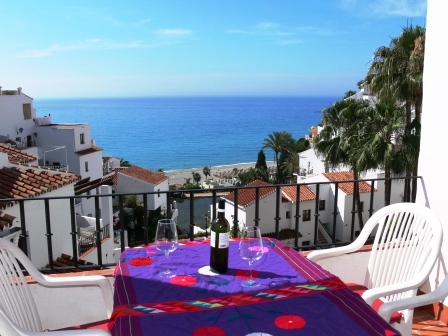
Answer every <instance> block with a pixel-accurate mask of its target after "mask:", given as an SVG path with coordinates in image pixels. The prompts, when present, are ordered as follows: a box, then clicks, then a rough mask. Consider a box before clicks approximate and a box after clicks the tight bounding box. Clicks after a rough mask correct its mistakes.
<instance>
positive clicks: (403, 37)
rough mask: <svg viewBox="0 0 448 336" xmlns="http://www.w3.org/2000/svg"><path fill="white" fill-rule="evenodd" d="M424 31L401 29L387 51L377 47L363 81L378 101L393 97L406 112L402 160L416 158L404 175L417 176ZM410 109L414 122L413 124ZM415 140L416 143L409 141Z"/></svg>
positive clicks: (419, 28) (413, 197)
mask: <svg viewBox="0 0 448 336" xmlns="http://www.w3.org/2000/svg"><path fill="white" fill-rule="evenodd" d="M425 32H426V31H425V28H422V27H419V26H415V27H413V26H412V25H410V26H408V27H405V28H403V30H402V32H401V34H400V36H399V37H397V38H393V39H392V40H391V42H390V44H389V47H385V46H383V47H380V48H378V49H377V50H376V51H375V53H374V59H373V62H372V64H371V66H370V68H369V72H368V74H367V77H366V81H367V83H368V84H369V85H370V89H371V91H372V93H374V94H376V95H377V96H378V98H379V99H381V98H384V97H390V96H391V97H393V98H394V99H396V101H397V102H402V103H404V105H405V109H406V121H405V125H406V128H405V134H404V140H406V141H407V142H406V141H405V142H404V143H403V148H402V150H403V151H406V152H407V153H403V155H402V157H403V158H409V156H410V155H411V153H412V154H413V155H416V157H415V158H413V159H412V160H411V161H409V162H408V163H407V164H406V165H405V166H406V175H407V176H411V175H414V176H416V175H417V168H418V167H417V163H418V155H419V151H418V150H417V151H415V147H414V146H410V147H406V146H405V145H407V144H415V143H418V142H419V141H420V139H419V138H420V124H421V106H422V97H423V63H424V41H425ZM412 106H414V108H415V119H414V121H412ZM413 136H416V137H417V138H418V139H412V137H413ZM413 183H414V184H413V188H412V199H413V200H415V196H416V186H417V184H416V181H414V182H413Z"/></svg>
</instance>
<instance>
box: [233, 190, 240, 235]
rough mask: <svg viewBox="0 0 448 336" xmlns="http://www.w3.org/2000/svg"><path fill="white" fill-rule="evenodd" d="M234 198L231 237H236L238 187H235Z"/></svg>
mask: <svg viewBox="0 0 448 336" xmlns="http://www.w3.org/2000/svg"><path fill="white" fill-rule="evenodd" d="M234 193H235V198H234V200H233V201H234V203H233V237H235V238H236V237H238V229H239V225H238V189H235V191H234Z"/></svg>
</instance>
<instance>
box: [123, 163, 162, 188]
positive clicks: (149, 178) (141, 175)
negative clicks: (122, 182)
mask: <svg viewBox="0 0 448 336" xmlns="http://www.w3.org/2000/svg"><path fill="white" fill-rule="evenodd" d="M122 168H124V169H120V170H118V171H117V173H120V174H124V175H127V176H131V177H134V178H136V179H139V180H142V181H145V182H148V183H151V184H154V185H157V184H160V183H162V182H163V181H166V180H168V176H166V175H165V174H164V173H161V172H154V171H152V170H148V169H145V168H142V167H139V166H130V167H127V168H125V167H122Z"/></svg>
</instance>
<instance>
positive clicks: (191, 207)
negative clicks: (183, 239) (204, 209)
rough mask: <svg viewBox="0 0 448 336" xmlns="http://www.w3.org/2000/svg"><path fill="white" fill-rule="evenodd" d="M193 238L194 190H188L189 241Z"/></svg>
mask: <svg viewBox="0 0 448 336" xmlns="http://www.w3.org/2000/svg"><path fill="white" fill-rule="evenodd" d="M193 240H194V191H190V241H193Z"/></svg>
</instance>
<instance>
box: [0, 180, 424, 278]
mask: <svg viewBox="0 0 448 336" xmlns="http://www.w3.org/2000/svg"><path fill="white" fill-rule="evenodd" d="M413 179H421V177H419V176H417V177H393V178H387V179H386V178H377V179H364V180H361V181H358V180H349V181H338V182H313V183H299V184H282V185H268V186H266V185H263V186H250V187H247V186H244V187H222V188H221V187H220V188H217V189H207V190H206V192H208V193H211V194H212V196H211V198H212V204H216V203H217V198H218V193H222V192H229V193H230V192H233V193H234V202H233V203H234V204H238V197H239V193H240V192H241V191H242V190H244V189H255V206H254V213H253V225H256V226H258V225H259V222H260V220H261V219H260V210H261V207H262V205H261V203H262V202H260V191H261V190H262V189H263V188H275V190H276V197H275V211H274V213H270V214H269V216H271V220H273V223H274V224H273V232H275V238H277V239H278V238H279V231H280V220H281V219H282V218H281V217H280V207H281V188H282V187H285V186H294V187H295V188H297V189H296V195H297V198H296V200H294V203H293V204H294V207H295V216H294V227H293V230H294V231H295V238H294V245H293V248H295V249H296V250H304V249H307V250H308V249H316V248H325V247H330V246H338V245H345V244H348V243H350V242H351V241H353V240H354V239H355V238H356V237H355V216H356V214H357V207H356V202H355V198H356V197H355V196H356V195H353V197H352V198H353V202H352V205H351V207H352V209H351V223H350V224H349V223H347V222H345V225H350V239H349V240H348V241H337V240H336V221H337V217H338V215H339V214H340V213H339V209H338V198H339V197H340V193H339V185H341V184H343V183H353V188H354V189H353V190H355V194H356V192H357V191H358V190H359V188H358V184H359V183H360V182H368V183H369V184H370V185H371V192H370V195H369V207H368V209H367V212H368V214H369V217H370V216H371V215H372V214H373V212H375V211H376V210H378V209H374V208H373V206H374V198H375V196H377V195H375V188H376V186H378V183H380V182H381V181H387V180H390V181H391V182H393V181H400V182H401V183H398V185H396V186H395V188H400V189H401V190H403V194H406V189H407V188H409V186H410V184H411V181H412V180H413ZM324 185H330V186H332V188H333V191H334V194H333V202H332V204H333V209H332V212H331V214H332V217H333V222H332V223H329V227H330V228H332V229H330V232H331V234H330V236H331V240H332V241H331V242H328V243H327V244H318V243H317V232H318V226H319V217H320V212H321V210H319V200H320V190H321V189H322V187H323V186H324ZM391 185H393V183H391ZM305 187H310V188H311V189H312V190H313V191H314V192H315V194H316V199H315V206H314V224H313V225H314V237H313V243H312V244H310V245H307V246H306V247H305V246H300V245H299V244H298V239H299V230H300V225H299V223H300V218H301V217H302V216H301V215H300V214H301V210H302V209H301V202H300V194H301V193H300V191H301V188H305ZM184 192H185V193H186V194H189V198H190V200H192V199H194V197H195V195H197V194H198V193H203V192H204V190H202V189H195V190H185V191H184ZM178 193H179V191H178V190H168V191H156V192H147V193H127V194H107V195H88V196H87V195H83V196H59V197H36V198H26V199H1V201H2V202H1V204H7V203H9V202H11V203H14V204H18V206H19V209H20V219H19V220H20V224H21V226H20V230H21V233H20V238H21V240H22V241H24V242H25V243H23V244H21V248H22V250H23V251H24V252H25V254H27V253H28V251H27V243H26V241H27V240H28V239H29V237H28V233H27V222H28V218H27V216H26V211H25V204H26V203H27V202H35V201H41V202H42V201H43V202H44V211H45V224H46V228H45V233H44V234H45V236H46V238H47V239H46V240H47V251H48V266H47V268H46V269H42V270H55V269H58V267H56V266H55V265H54V264H53V247H52V245H53V238H52V236H53V233H52V226H53V225H55V224H54V223H52V222H51V219H50V202H51V201H52V200H66V201H67V202H69V204H70V218H71V223H70V226H71V232H70V235H71V245H72V250H73V253H72V255H73V256H74V257H73V262H74V266H73V267H74V268H89V267H92V268H93V267H95V268H97V267H98V266H99V267H104V268H107V267H114V266H115V264H110V263H109V264H108V263H103V260H102V244H101V243H102V240H103V239H105V238H107V237H108V234H105V232H109V225H105V226H104V227H101V225H100V220H101V218H100V216H97V215H96V214H101V210H100V199H101V198H102V197H111V198H115V199H117V198H118V210H119V223H120V225H119V228H118V230H116V231H115V232H114V238H115V239H117V238H118V239H117V241H119V244H120V248H121V251H123V250H124V249H125V241H126V240H125V231H126V229H125V218H124V201H125V197H126V196H130V195H137V196H142V198H143V202H141V204H142V205H143V244H144V245H147V244H149V243H150V242H151V239H150V237H149V235H148V232H149V224H148V223H150V218H149V215H148V213H149V211H148V210H149V209H148V197H151V195H159V194H160V195H164V196H165V197H166V204H172V201H173V200H175V198H174V197H173V195H175V194H178ZM378 196H379V195H378ZM378 196H377V197H378ZM381 196H383V195H382V194H381ZM82 198H93V199H94V204H95V212H94V214H93V216H92V217H95V218H96V223H95V231H94V232H93V233H92V235H91V236H90V237H89V238H88V242H86V246H90V247H96V254H97V260H98V263H97V265H94V266H88V265H80V264H79V263H78V257H77V256H78V255H79V252H80V251H79V250H78V249H79V246H78V243H79V239H78V237H77V225H76V212H75V207H76V203H77V200H78V199H82ZM401 201H404V202H409V201H410V200H407V199H402V200H401ZM238 209H239V208H238V206H235V207H234V214H233V230H234V232H233V234H234V236H237V234H238V223H239V219H238ZM216 211H217V210H216V207H213V209H212V214H211V218H216ZM194 214H195V205H194V202H193V201H192V202H190V208H189V219H190V220H189V223H190V225H189V234H188V236H189V239H190V240H194V226H195V223H194ZM166 217H167V218H170V217H171V206H167V213H166ZM246 220H247V222H248V223H246V224H247V225H250V223H249V216H248V217H247V218H246ZM312 220H313V219H312V218H311V221H312ZM271 232H272V231H271Z"/></svg>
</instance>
